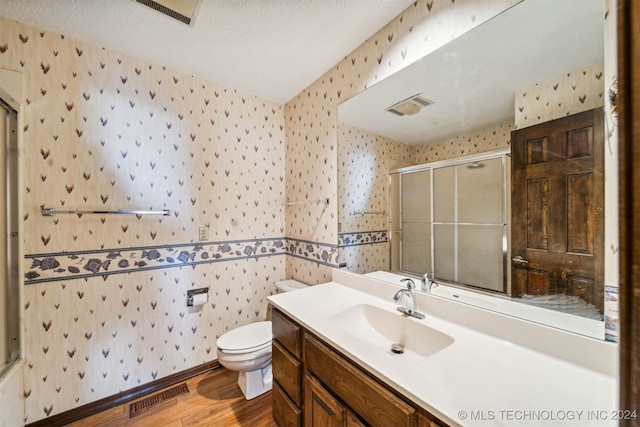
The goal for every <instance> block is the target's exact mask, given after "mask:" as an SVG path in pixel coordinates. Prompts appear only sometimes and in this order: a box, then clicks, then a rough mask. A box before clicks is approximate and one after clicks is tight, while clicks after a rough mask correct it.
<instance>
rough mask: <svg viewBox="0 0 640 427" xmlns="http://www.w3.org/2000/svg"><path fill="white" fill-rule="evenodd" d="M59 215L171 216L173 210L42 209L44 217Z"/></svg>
mask: <svg viewBox="0 0 640 427" xmlns="http://www.w3.org/2000/svg"><path fill="white" fill-rule="evenodd" d="M57 214H76V215H84V214H99V215H164V216H170V215H171V209H165V210H162V211H124V210H122V211H59V210H56V209H54V208H42V216H56V215H57Z"/></svg>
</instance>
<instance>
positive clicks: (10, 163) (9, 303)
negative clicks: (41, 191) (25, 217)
mask: <svg viewBox="0 0 640 427" xmlns="http://www.w3.org/2000/svg"><path fill="white" fill-rule="evenodd" d="M17 124H18V121H17V112H16V110H15V109H14V108H13V107H11V105H9V103H8V102H5V101H4V100H2V98H0V145H1V146H2V150H0V188H2V190H3V195H4V197H0V242H2V245H3V248H2V250H1V251H0V378H1V377H2V376H3V375H4V373H5V372H6V371H8V369H9V368H10V367H11V365H12V364H13V363H14V362H15V361H16V360H18V359H19V358H20V335H19V330H20V307H19V292H20V288H19V286H20V285H19V276H18V250H19V248H18V244H19V242H18V232H17V230H18V132H17V131H18V127H17Z"/></svg>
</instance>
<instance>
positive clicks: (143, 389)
mask: <svg viewBox="0 0 640 427" xmlns="http://www.w3.org/2000/svg"><path fill="white" fill-rule="evenodd" d="M219 367H220V363H219V362H218V361H217V360H213V361H211V362H207V363H203V364H202V365H198V366H194V367H193V368H189V369H186V370H184V371H181V372H176V373H175V374H172V375H169V376H167V377H164V378H160V379H159V380H155V381H152V382H150V383H147V384H142V385H140V386H138V387H134V388H132V389H130V390H126V391H123V392H121V393H118V394H114V395H112V396H109V397H105V398H103V399H100V400H96V401H95V402H91V403H87V404H86V405H82V406H78V407H77V408H74V409H70V410H68V411H65V412H61V413H59V414H56V415H52V416H50V417H47V418H43V419H41V420H38V421H34V422H32V423H29V424H27V426H26V427H45V426H46V427H50V426H63V425H66V424H69V423H72V422H74V421H78V420H80V419H82V418H86V417H88V416H90V415H93V414H97V413H98V412H102V411H105V410H107V409H109V408H113V407H114V406H118V405H122V404H124V403H127V402H130V401H132V400H135V399H137V398H139V397H142V396H144V395H145V394H149V393H153V392H155V391H158V390H161V389H163V388H167V387H171V386H172V385H175V384H177V383H179V382H182V381H186V380H188V379H189V378H193V377H195V376H197V375H200V374H204V373H206V372H209V371H212V370H214V369H217V368H219Z"/></svg>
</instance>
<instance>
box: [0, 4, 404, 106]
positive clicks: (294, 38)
mask: <svg viewBox="0 0 640 427" xmlns="http://www.w3.org/2000/svg"><path fill="white" fill-rule="evenodd" d="M412 3H413V0H201V1H200V4H199V5H198V10H197V12H196V17H195V20H194V23H193V24H192V26H187V25H185V24H183V23H180V22H177V21H175V20H173V19H171V18H169V17H167V16H165V15H162V14H160V13H158V12H156V11H154V10H152V9H150V8H148V7H146V6H143V5H141V4H139V3H137V2H135V1H134V0H108V1H105V0H82V1H80V0H1V1H0V15H1V16H4V17H7V18H10V19H14V20H16V21H20V22H24V23H27V24H30V25H34V26H37V27H40V28H44V29H46V30H49V31H54V32H58V33H61V34H64V35H66V36H69V37H73V38H76V39H80V40H83V41H87V42H90V43H93V44H96V45H99V46H102V47H106V48H108V49H112V50H115V51H118V52H123V53H125V54H128V55H132V56H135V57H137V58H141V59H144V60H147V61H149V62H152V63H155V64H161V65H164V66H167V67H169V68H173V69H176V70H179V71H183V72H186V73H189V74H192V75H194V76H197V77H200V78H202V79H205V80H208V81H212V82H215V83H218V84H221V85H223V86H226V87H230V88H233V89H236V90H238V91H241V92H244V93H248V94H251V95H255V96H258V97H260V98H263V99H267V100H271V101H275V102H278V103H286V102H287V101H289V100H290V99H291V98H293V97H294V96H296V95H297V94H298V93H300V92H301V91H302V90H304V89H305V88H306V87H307V86H309V85H310V84H311V83H313V82H314V81H315V80H316V79H318V78H319V77H320V76H322V75H323V74H324V73H325V72H326V71H327V70H328V69H330V68H331V67H333V66H334V65H335V64H336V63H337V62H338V61H340V60H341V59H342V58H343V57H345V56H346V55H347V54H348V53H350V52H351V51H352V50H354V49H355V48H356V47H358V46H359V45H360V44H362V43H363V42H364V41H365V40H366V39H367V38H368V37H370V36H372V35H373V34H374V33H376V32H377V31H378V30H379V29H380V28H381V27H383V26H384V25H385V24H386V23H387V22H389V21H391V20H392V19H393V18H394V17H396V16H397V15H398V14H400V13H401V12H402V11H403V10H404V9H406V8H407V7H409V5H410V4H412Z"/></svg>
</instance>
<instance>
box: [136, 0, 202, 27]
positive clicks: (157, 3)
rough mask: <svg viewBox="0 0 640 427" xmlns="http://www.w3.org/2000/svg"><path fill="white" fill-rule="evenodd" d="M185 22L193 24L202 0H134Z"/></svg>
mask: <svg viewBox="0 0 640 427" xmlns="http://www.w3.org/2000/svg"><path fill="white" fill-rule="evenodd" d="M133 1H135V2H136V3H140V4H142V5H144V6H147V7H150V8H151V9H153V10H156V11H158V12H160V13H162V14H164V15H167V16H168V17H170V18H173V19H175V20H176V21H180V22H182V23H183V24H187V25H189V26H193V23H194V20H195V16H196V11H197V9H198V4H199V3H200V0H133Z"/></svg>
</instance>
